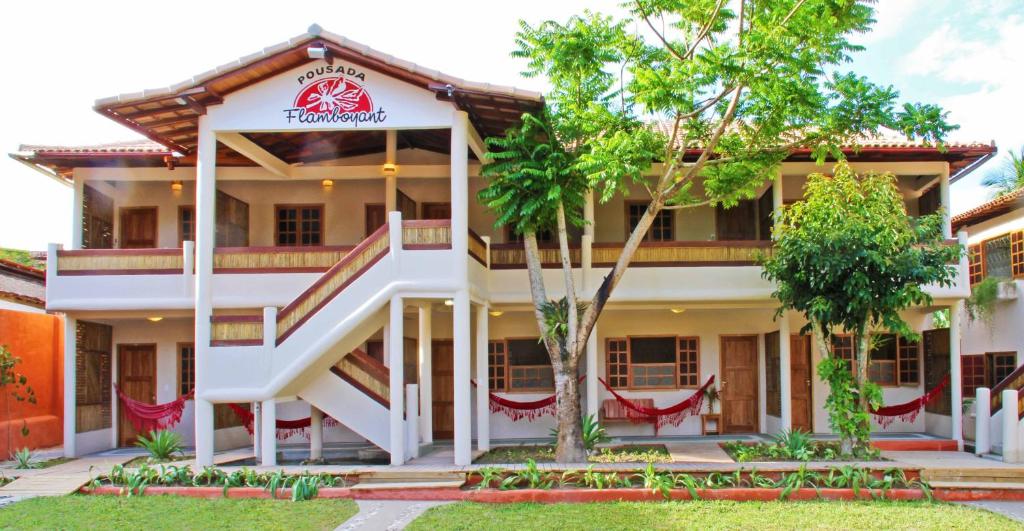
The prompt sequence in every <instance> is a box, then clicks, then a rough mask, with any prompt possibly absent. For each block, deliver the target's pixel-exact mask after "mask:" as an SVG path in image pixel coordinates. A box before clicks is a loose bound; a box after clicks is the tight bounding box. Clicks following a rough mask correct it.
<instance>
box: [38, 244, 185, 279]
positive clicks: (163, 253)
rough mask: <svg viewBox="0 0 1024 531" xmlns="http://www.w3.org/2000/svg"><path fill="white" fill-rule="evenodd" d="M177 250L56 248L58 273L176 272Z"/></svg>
mask: <svg viewBox="0 0 1024 531" xmlns="http://www.w3.org/2000/svg"><path fill="white" fill-rule="evenodd" d="M184 268H185V257H184V255H183V254H182V250H181V249H81V250H74V251H70V250H69V251H57V274H58V275H180V274H182V273H183V270H184Z"/></svg>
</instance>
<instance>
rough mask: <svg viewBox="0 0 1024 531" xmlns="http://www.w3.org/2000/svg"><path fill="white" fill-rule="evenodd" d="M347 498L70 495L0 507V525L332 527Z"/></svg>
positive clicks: (344, 516) (342, 515)
mask: <svg viewBox="0 0 1024 531" xmlns="http://www.w3.org/2000/svg"><path fill="white" fill-rule="evenodd" d="M356 511H357V508H356V504H355V502H353V501H351V500H313V501H305V502H292V501H288V500H228V499H213V500H204V499H196V498H185V497H179V496H141V497H131V498H123V497H118V496H85V495H72V496H63V497H57V498H32V499H29V500H25V501H21V502H17V503H15V504H12V505H9V506H7V507H4V508H2V509H0V529H110V530H113V529H160V530H172V529H202V530H206V529H288V530H289V531H297V530H300V529H334V528H335V527H337V526H338V525H340V524H341V523H342V522H344V521H345V520H348V519H349V518H350V517H351V516H352V515H354V514H355V513H356Z"/></svg>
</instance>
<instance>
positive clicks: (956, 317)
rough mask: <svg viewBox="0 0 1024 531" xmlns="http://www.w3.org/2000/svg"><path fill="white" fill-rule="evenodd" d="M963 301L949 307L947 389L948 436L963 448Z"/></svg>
mask: <svg viewBox="0 0 1024 531" xmlns="http://www.w3.org/2000/svg"><path fill="white" fill-rule="evenodd" d="M963 308H964V301H962V300H961V301H957V302H956V303H955V304H953V305H952V306H950V307H949V390H950V404H951V408H950V409H951V411H950V413H951V417H952V418H951V420H952V424H953V426H952V433H951V434H950V438H951V439H953V440H954V441H957V443H958V444H959V446H960V448H961V449H963V443H964V434H963V419H962V417H963V411H964V409H963V404H964V399H963V396H962V394H963V374H962V373H961V367H960V324H961V323H960V322H961V320H962V319H961V313H962V311H963Z"/></svg>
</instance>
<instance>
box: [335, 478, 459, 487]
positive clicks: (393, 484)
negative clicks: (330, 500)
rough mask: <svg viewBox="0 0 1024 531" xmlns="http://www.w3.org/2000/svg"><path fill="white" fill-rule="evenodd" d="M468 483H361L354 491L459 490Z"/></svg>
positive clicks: (424, 481)
mask: <svg viewBox="0 0 1024 531" xmlns="http://www.w3.org/2000/svg"><path fill="white" fill-rule="evenodd" d="M464 483H466V480H465V478H463V479H459V480H452V481H426V480H422V481H369V482H363V481H360V482H359V483H356V484H355V485H352V490H380V489H458V488H461V487H462V485H463V484H464Z"/></svg>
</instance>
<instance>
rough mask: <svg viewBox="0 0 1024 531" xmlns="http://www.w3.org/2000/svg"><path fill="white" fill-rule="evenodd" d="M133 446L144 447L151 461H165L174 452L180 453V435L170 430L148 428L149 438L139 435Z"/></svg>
mask: <svg viewBox="0 0 1024 531" xmlns="http://www.w3.org/2000/svg"><path fill="white" fill-rule="evenodd" d="M135 446H138V447H140V448H145V449H146V451H147V452H149V458H150V459H151V460H153V461H157V462H159V461H167V460H168V459H170V458H171V456H173V455H174V454H181V453H182V451H181V435H178V434H177V433H175V432H173V431H170V430H160V431H156V430H150V432H149V438H146V437H145V436H144V435H139V440H138V442H136V443H135Z"/></svg>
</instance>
